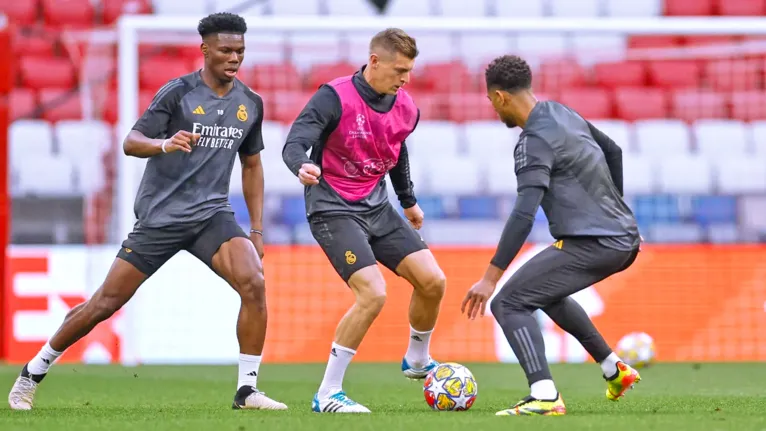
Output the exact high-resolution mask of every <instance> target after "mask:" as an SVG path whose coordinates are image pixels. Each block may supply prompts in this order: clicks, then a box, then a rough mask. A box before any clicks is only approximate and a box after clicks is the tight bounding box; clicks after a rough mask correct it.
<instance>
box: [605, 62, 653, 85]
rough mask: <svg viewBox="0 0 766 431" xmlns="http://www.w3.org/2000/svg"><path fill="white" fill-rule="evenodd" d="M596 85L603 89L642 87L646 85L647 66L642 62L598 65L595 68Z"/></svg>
mask: <svg viewBox="0 0 766 431" xmlns="http://www.w3.org/2000/svg"><path fill="white" fill-rule="evenodd" d="M593 76H594V79H595V81H596V85H598V86H601V87H609V88H614V87H640V86H643V85H645V84H646V64H645V63H643V62H640V61H623V62H617V63H598V64H596V65H595V66H594V67H593Z"/></svg>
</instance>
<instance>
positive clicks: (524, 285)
mask: <svg viewBox="0 0 766 431" xmlns="http://www.w3.org/2000/svg"><path fill="white" fill-rule="evenodd" d="M637 256H638V248H635V249H633V250H631V251H623V250H617V249H614V248H610V247H606V246H604V245H602V244H601V242H599V240H598V239H597V238H581V237H579V238H567V239H562V240H560V241H556V242H555V243H554V244H553V245H551V246H550V247H548V248H546V249H545V250H543V251H541V252H540V253H538V254H537V255H535V256H534V257H533V258H532V259H530V260H529V261H528V262H527V263H525V264H524V265H522V266H521V268H519V269H518V270H517V271H516V272H515V273H514V274H513V275H512V276H511V278H510V279H509V280H508V282H506V283H505V285H504V286H503V288H502V289H501V290H500V292H499V293H498V295H497V296H498V297H500V298H499V299H503V298H505V299H508V300H511V301H512V302H513V303H515V304H523V305H524V307H525V308H526V309H529V310H536V309H541V308H545V307H547V306H548V305H551V304H554V303H556V302H558V301H560V300H562V299H564V298H566V297H568V296H569V295H572V294H573V293H576V292H579V291H581V290H583V289H585V288H587V287H589V286H591V285H593V284H596V283H598V282H599V281H602V280H604V279H606V278H608V277H610V276H611V275H614V274H616V273H618V272H621V271H624V270H626V269H628V267H630V266H631V265H632V264H633V262H634V261H635V260H636V257H637Z"/></svg>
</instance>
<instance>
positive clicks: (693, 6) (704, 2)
mask: <svg viewBox="0 0 766 431" xmlns="http://www.w3.org/2000/svg"><path fill="white" fill-rule="evenodd" d="M727 1H732V0H727ZM713 13H714V9H713V0H665V15H669V16H709V15H713Z"/></svg>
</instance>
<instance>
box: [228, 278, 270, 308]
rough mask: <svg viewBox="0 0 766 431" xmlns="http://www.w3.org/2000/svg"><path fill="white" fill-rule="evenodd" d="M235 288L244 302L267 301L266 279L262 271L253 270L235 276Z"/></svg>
mask: <svg viewBox="0 0 766 431" xmlns="http://www.w3.org/2000/svg"><path fill="white" fill-rule="evenodd" d="M234 283H235V286H234V288H235V289H236V291H237V293H239V296H240V298H242V301H243V302H252V303H265V300H266V281H265V280H264V278H263V273H262V272H261V271H256V270H251V271H247V272H245V273H243V274H238V275H236V276H235V277H234Z"/></svg>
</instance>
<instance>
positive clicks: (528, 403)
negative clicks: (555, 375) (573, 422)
mask: <svg viewBox="0 0 766 431" xmlns="http://www.w3.org/2000/svg"><path fill="white" fill-rule="evenodd" d="M566 413H567V408H566V406H565V405H564V399H563V398H561V394H558V396H557V397H556V399H555V400H538V399H536V398H532V397H526V398H524V399H523V400H521V401H519V402H518V403H517V404H516V405H515V406H513V407H511V408H510V409H506V410H501V411H499V412H497V413H495V416H562V415H565V414H566Z"/></svg>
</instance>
